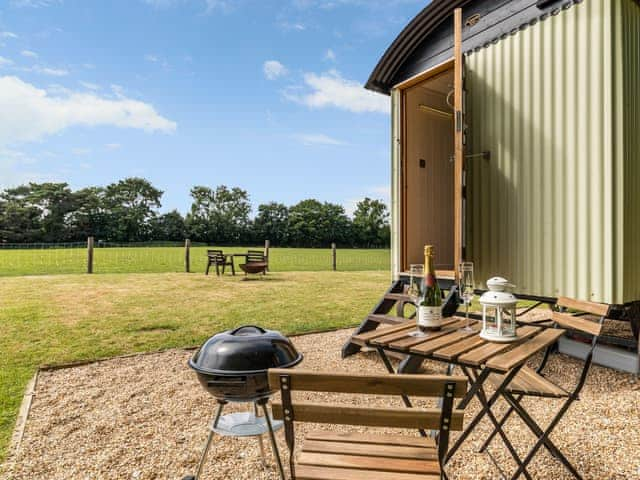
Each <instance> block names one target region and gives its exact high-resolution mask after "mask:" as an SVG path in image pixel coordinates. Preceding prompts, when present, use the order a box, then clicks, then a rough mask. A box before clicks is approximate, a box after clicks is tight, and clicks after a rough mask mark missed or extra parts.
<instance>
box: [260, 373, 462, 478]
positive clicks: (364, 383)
mask: <svg viewBox="0 0 640 480" xmlns="http://www.w3.org/2000/svg"><path fill="white" fill-rule="evenodd" d="M269 385H270V386H271V388H272V389H280V393H281V401H280V402H274V403H273V416H274V418H276V419H280V420H284V430H285V438H286V442H287V446H288V447H289V453H290V456H289V457H290V460H289V466H290V471H291V479H292V480H425V479H444V478H447V477H446V475H445V473H444V471H443V469H442V466H443V460H444V457H445V455H446V452H447V449H448V446H449V432H450V430H462V423H463V414H464V412H463V411H462V410H457V409H454V407H453V401H454V398H461V397H463V396H464V395H465V393H466V391H467V379H466V378H465V377H454V376H446V375H431V376H430V375H391V374H387V375H348V374H337V373H315V372H311V371H304V370H289V369H275V370H269ZM292 391H307V392H334V393H352V394H375V395H412V396H417V397H442V398H443V401H442V406H441V407H440V408H427V409H420V408H379V407H375V408H374V407H355V406H353V405H352V404H334V403H311V402H305V401H300V400H297V399H292V395H291V392H292ZM295 422H312V423H326V424H334V425H362V426H368V427H388V428H407V429H433V430H437V431H438V437H437V440H434V439H432V438H427V437H418V436H404V435H390V434H376V433H364V434H363V433H338V432H335V431H324V432H323V431H320V432H313V433H310V434H307V435H306V437H305V440H304V443H303V445H302V449H301V452H300V454H299V455H298V459H297V461H296V460H295V451H294V450H295V432H294V424H295Z"/></svg>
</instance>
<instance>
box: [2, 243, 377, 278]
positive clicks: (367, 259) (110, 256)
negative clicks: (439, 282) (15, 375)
mask: <svg viewBox="0 0 640 480" xmlns="http://www.w3.org/2000/svg"><path fill="white" fill-rule="evenodd" d="M207 248H215V247H193V248H192V249H191V270H192V271H193V272H204V268H205V265H206V258H205V253H206V250H207ZM219 248H222V249H223V250H224V251H225V252H229V253H240V252H246V251H247V248H251V247H219ZM254 248H255V247H254ZM258 248H259V247H258ZM269 257H270V258H269V265H270V268H271V270H272V271H274V272H291V271H328V270H331V250H330V249H328V248H324V249H320V248H272V249H271V250H270V253H269ZM389 258H390V257H389V250H387V249H338V252H337V268H338V270H340V271H363V270H384V271H389ZM239 261H240V259H236V263H239ZM86 268H87V251H86V248H51V249H18V250H13V249H0V276H13V275H47V274H48V275H53V274H65V273H83V272H85V271H86ZM182 271H184V247H117V248H96V249H95V253H94V272H95V273H161V272H182Z"/></svg>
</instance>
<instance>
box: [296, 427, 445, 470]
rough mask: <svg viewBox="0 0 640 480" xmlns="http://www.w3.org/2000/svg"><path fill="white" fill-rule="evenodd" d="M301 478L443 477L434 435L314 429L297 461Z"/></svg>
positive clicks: (306, 439) (297, 468) (305, 441)
mask: <svg viewBox="0 0 640 480" xmlns="http://www.w3.org/2000/svg"><path fill="white" fill-rule="evenodd" d="M296 478H297V479H299V480H374V479H375V480H431V479H439V478H440V465H439V463H438V452H437V448H436V444H435V442H434V441H433V439H431V438H424V437H417V436H403V435H385V434H380V435H377V434H362V433H335V432H312V433H310V434H308V435H307V436H306V437H305V440H304V443H303V445H302V450H301V452H300V454H299V455H298V459H297V462H296Z"/></svg>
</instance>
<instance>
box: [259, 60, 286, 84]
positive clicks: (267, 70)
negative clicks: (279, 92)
mask: <svg viewBox="0 0 640 480" xmlns="http://www.w3.org/2000/svg"><path fill="white" fill-rule="evenodd" d="M262 70H263V71H264V76H265V77H267V79H269V80H275V79H277V78H280V77H284V76H285V75H287V74H288V73H289V70H287V67H285V66H284V65H283V64H281V63H280V62H279V61H277V60H267V61H266V62H264V64H263V65H262Z"/></svg>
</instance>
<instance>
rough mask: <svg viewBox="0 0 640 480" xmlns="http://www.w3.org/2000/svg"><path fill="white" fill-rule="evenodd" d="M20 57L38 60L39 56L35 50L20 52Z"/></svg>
mask: <svg viewBox="0 0 640 480" xmlns="http://www.w3.org/2000/svg"><path fill="white" fill-rule="evenodd" d="M20 55H22V56H23V57H30V58H38V54H37V53H36V52H34V51H33V50H22V51H21V52H20Z"/></svg>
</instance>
